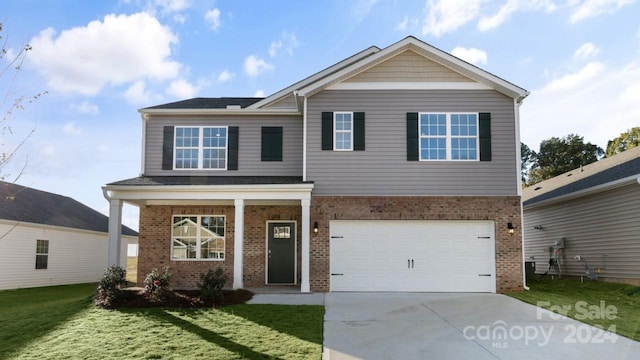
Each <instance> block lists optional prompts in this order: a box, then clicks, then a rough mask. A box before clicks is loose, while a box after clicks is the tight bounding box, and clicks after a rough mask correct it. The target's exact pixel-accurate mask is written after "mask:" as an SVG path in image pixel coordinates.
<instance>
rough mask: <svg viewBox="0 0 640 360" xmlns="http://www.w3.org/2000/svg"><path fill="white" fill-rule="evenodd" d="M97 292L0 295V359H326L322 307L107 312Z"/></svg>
mask: <svg viewBox="0 0 640 360" xmlns="http://www.w3.org/2000/svg"><path fill="white" fill-rule="evenodd" d="M93 290H94V287H93V285H73V286H58V287H49V288H36V289H23V290H14V291H0V359H34V358H37V359H192V358H206V359H272V358H276V359H320V358H321V351H322V318H323V314H324V308H323V307H321V306H286V305H247V304H241V305H234V306H229V307H225V308H221V309H161V308H156V309H125V310H102V309H98V308H95V307H94V306H93V303H92V301H91V295H92V294H93Z"/></svg>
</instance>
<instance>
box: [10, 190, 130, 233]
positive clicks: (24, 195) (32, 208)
mask: <svg viewBox="0 0 640 360" xmlns="http://www.w3.org/2000/svg"><path fill="white" fill-rule="evenodd" d="M0 219H3V220H12V221H19V222H27V223H34V224H44V225H52V226H61V227H67V228H75V229H82V230H91V231H98V232H103V233H108V232H109V218H108V217H107V216H105V215H103V214H101V213H99V212H98V211H96V210H94V209H92V208H90V207H88V206H86V205H84V204H82V203H80V202H78V201H76V200H74V199H72V198H70V197H66V196H62V195H57V194H53V193H50V192H46V191H42V190H36V189H32V188H28V187H26V186H21V185H17V184H12V183H8V182H4V181H0ZM122 235H129V236H138V233H137V232H136V231H135V230H133V229H131V228H129V227H127V226H124V225H123V226H122Z"/></svg>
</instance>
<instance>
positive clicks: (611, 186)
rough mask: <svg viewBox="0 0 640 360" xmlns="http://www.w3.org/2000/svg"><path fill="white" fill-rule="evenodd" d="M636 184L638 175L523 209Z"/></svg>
mask: <svg viewBox="0 0 640 360" xmlns="http://www.w3.org/2000/svg"><path fill="white" fill-rule="evenodd" d="M636 182H637V183H640V174H636V175H632V176H628V177H626V178H622V179H618V180H615V181H610V182H608V183H604V184H600V185H597V186H594V187H590V188H588V189H583V190H580V191H576V192H572V193H570V194H565V195H562V196H557V197H553V198H551V199H547V200H542V201H538V202H535V203H533V204H531V205H525V206H523V208H524V209H526V210H529V209H534V208H537V207H540V206H545V205H550V204H554V203H558V202H563V201H568V200H572V199H576V198H580V197H584V196H587V195H593V194H597V193H599V192H603V191H608V190H612V189H615V188H619V187H622V186H625V185H631V184H634V183H636ZM524 201H526V200H524ZM524 201H523V203H524Z"/></svg>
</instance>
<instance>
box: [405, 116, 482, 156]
mask: <svg viewBox="0 0 640 360" xmlns="http://www.w3.org/2000/svg"><path fill="white" fill-rule="evenodd" d="M418 126H419V129H418V131H419V134H420V160H421V161H433V160H440V161H443V160H462V161H477V160H478V158H479V155H478V154H479V150H478V143H479V142H478V114H477V113H420V114H419V122H418Z"/></svg>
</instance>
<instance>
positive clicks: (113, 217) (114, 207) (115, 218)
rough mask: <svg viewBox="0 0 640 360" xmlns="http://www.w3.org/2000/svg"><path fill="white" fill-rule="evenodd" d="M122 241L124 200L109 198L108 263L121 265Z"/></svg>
mask: <svg viewBox="0 0 640 360" xmlns="http://www.w3.org/2000/svg"><path fill="white" fill-rule="evenodd" d="M121 243H122V200H119V199H111V200H109V251H108V255H107V256H108V257H107V260H108V265H109V266H111V265H117V266H121V265H122V264H121V263H120V247H121Z"/></svg>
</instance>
